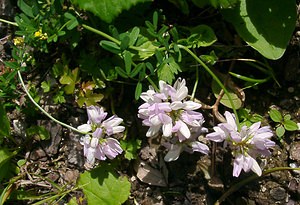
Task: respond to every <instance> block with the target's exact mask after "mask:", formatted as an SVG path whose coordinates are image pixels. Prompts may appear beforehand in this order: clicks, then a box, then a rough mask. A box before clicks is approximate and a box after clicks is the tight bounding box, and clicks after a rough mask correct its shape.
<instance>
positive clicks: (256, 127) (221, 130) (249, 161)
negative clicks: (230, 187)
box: [206, 111, 275, 177]
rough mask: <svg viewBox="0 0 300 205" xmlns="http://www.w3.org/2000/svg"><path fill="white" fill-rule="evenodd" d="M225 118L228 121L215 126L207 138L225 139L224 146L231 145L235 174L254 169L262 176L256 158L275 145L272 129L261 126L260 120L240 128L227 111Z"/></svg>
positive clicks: (266, 153)
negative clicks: (272, 138)
mask: <svg viewBox="0 0 300 205" xmlns="http://www.w3.org/2000/svg"><path fill="white" fill-rule="evenodd" d="M225 118H226V121H227V122H226V123H220V124H218V126H215V127H214V128H213V129H214V131H215V132H213V133H210V134H208V135H206V138H207V139H209V140H211V141H215V142H223V141H224V147H227V146H229V147H230V149H231V150H232V154H233V156H234V162H233V176H235V177H238V176H239V175H240V173H241V170H244V171H245V172H249V171H250V170H252V171H253V172H255V173H256V174H257V175H259V176H260V175H261V174H262V170H261V168H260V166H259V165H258V163H257V161H256V160H255V159H256V157H257V156H259V155H263V156H269V155H270V154H271V152H270V151H269V148H271V147H273V146H275V142H273V141H272V140H270V138H271V137H272V136H273V133H272V130H271V129H270V128H269V127H267V126H265V127H260V125H261V123H260V122H256V123H254V124H252V125H251V126H250V127H247V126H243V127H242V128H241V129H240V130H238V128H237V124H236V121H235V117H234V115H233V114H231V113H229V112H227V111H226V112H225Z"/></svg>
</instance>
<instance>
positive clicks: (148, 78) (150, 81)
mask: <svg viewBox="0 0 300 205" xmlns="http://www.w3.org/2000/svg"><path fill="white" fill-rule="evenodd" d="M145 78H146V79H147V80H148V82H149V83H150V84H151V85H152V87H153V88H154V90H156V91H157V92H159V89H158V87H157V86H156V85H155V83H154V82H153V81H152V79H151V78H150V77H149V76H146V77H145Z"/></svg>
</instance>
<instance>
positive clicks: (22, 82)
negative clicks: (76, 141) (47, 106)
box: [18, 70, 88, 134]
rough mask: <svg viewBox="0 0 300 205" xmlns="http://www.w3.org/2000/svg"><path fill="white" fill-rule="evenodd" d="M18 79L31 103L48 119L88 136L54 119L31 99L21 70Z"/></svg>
mask: <svg viewBox="0 0 300 205" xmlns="http://www.w3.org/2000/svg"><path fill="white" fill-rule="evenodd" d="M18 78H19V80H20V82H21V85H22V87H23V89H24V91H25V93H26V94H27V96H28V97H29V99H30V100H31V102H32V103H33V104H34V105H35V106H36V107H37V108H38V109H39V110H40V111H41V112H42V113H44V114H45V115H46V116H47V117H49V118H50V119H51V120H53V121H54V122H56V123H58V124H60V125H62V126H64V127H66V128H68V129H70V130H73V131H75V132H78V133H80V134H88V133H86V132H82V131H80V130H78V129H76V128H74V127H72V126H70V125H67V124H65V123H63V122H61V121H59V120H57V119H55V118H54V117H52V116H51V115H50V114H49V113H47V112H46V111H45V110H44V109H43V108H42V107H41V106H40V105H39V104H37V103H36V102H35V101H34V99H33V98H32V97H31V95H30V93H29V91H28V90H27V88H26V86H25V84H24V81H23V78H22V75H21V72H20V71H19V70H18Z"/></svg>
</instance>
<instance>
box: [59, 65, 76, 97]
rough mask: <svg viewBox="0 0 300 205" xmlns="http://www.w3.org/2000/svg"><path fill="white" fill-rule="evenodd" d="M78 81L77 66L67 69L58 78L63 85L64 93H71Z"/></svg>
mask: <svg viewBox="0 0 300 205" xmlns="http://www.w3.org/2000/svg"><path fill="white" fill-rule="evenodd" d="M78 81H79V68H78V67H77V68H75V69H73V70H72V71H71V72H70V70H69V69H67V70H66V71H65V73H64V75H63V76H61V78H60V79H59V82H60V83H61V84H63V85H66V86H65V87H64V91H65V93H66V94H68V95H69V94H73V93H74V90H75V84H76V83H77V82H78Z"/></svg>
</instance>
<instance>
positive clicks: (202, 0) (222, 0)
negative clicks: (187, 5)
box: [192, 0, 239, 8]
mask: <svg viewBox="0 0 300 205" xmlns="http://www.w3.org/2000/svg"><path fill="white" fill-rule="evenodd" d="M238 1H239V0H192V2H193V3H194V4H195V5H196V6H198V7H199V8H203V7H204V6H207V5H212V6H213V7H215V8H217V7H219V8H230V7H233V6H234V5H235V4H236V3H237V2H238Z"/></svg>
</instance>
